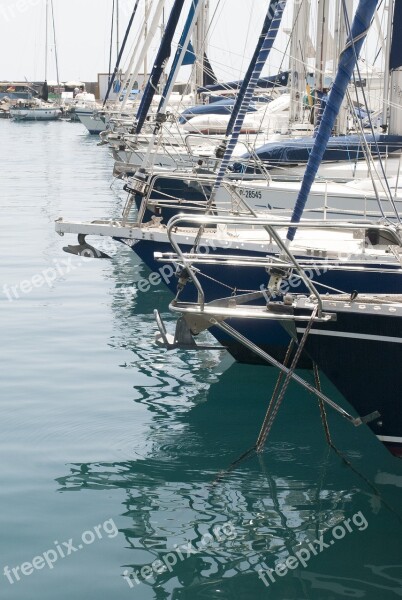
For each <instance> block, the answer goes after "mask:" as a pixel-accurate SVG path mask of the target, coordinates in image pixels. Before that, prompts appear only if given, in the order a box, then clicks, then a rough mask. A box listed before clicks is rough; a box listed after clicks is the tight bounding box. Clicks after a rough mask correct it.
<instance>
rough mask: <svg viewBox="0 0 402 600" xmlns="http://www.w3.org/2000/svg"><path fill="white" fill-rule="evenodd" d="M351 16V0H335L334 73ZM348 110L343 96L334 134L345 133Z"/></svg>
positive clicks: (346, 35) (343, 45) (344, 42)
mask: <svg viewBox="0 0 402 600" xmlns="http://www.w3.org/2000/svg"><path fill="white" fill-rule="evenodd" d="M352 18H353V0H337V7H336V12H335V43H336V49H335V56H334V68H333V72H334V75H335V73H336V69H337V66H338V60H339V57H340V55H341V52H342V50H343V48H344V47H345V44H346V40H347V38H348V33H349V27H350V25H351V23H352ZM348 111H349V105H348V101H347V99H346V98H345V99H344V101H343V103H342V106H341V109H340V111H339V115H338V118H337V120H336V125H335V135H346V134H347V129H348Z"/></svg>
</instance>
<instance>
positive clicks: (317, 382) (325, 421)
mask: <svg viewBox="0 0 402 600" xmlns="http://www.w3.org/2000/svg"><path fill="white" fill-rule="evenodd" d="M313 373H314V381H315V387H316V389H317V390H318V391H319V392H321V381H320V374H319V370H318V366H317V363H315V362H313ZM318 402H319V407H320V413H321V419H322V424H323V427H324V432H325V437H326V440H327V443H328V445H329V447H330V448H332V450H334V452H335V453H336V454H337V455H338V456H339V458H340V459H341V460H342V461H343V462H344V463H345V465H346V466H347V467H349V468H350V469H351V470H352V471H353V472H354V473H355V474H356V475H358V476H359V477H360V478H361V479H362V480H363V481H364V482H365V483H366V484H367V485H368V486H369V487H370V488H371V489H372V490H373V492H374V494H375V495H376V496H377V497H378V499H379V500H380V502H381V503H382V504H383V505H384V506H385V508H387V509H388V510H389V511H390V512H391V513H393V514H394V515H395V516H396V517H397V519H398V521H400V522H401V523H402V517H401V515H400V514H399V513H398V512H397V511H396V510H395V509H394V508H393V507H392V506H391V505H390V504H389V503H388V502H387V501H386V500H384V498H383V496H382V494H381V492H380V490H379V489H377V488H376V486H375V485H374V483H372V482H371V481H370V479H369V478H368V477H366V475H364V474H363V473H361V472H360V471H358V469H357V468H356V467H355V466H354V465H353V463H352V462H351V461H350V460H349V459H348V458H347V457H346V456H345V454H344V453H343V452H342V451H341V450H339V449H338V448H337V447H336V446H335V444H334V443H333V441H332V437H331V433H330V430H329V425H328V417H327V412H326V409H325V406H324V403H323V401H322V399H321V398H319V399H318Z"/></svg>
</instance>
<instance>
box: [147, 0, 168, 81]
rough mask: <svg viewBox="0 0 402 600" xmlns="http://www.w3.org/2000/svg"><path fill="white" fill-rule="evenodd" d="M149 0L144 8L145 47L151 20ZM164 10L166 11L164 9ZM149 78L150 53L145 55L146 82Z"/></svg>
mask: <svg viewBox="0 0 402 600" xmlns="http://www.w3.org/2000/svg"><path fill="white" fill-rule="evenodd" d="M149 10H150V7H149V0H145V6H144V23H145V27H144V45H145V44H146V41H147V38H148V19H149ZM162 10H164V9H163V8H162ZM147 76H148V52H145V53H144V80H145V78H146V77H147Z"/></svg>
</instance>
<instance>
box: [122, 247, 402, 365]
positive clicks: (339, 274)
mask: <svg viewBox="0 0 402 600" xmlns="http://www.w3.org/2000/svg"><path fill="white" fill-rule="evenodd" d="M182 249H183V250H184V251H189V250H190V247H187V248H185V247H183V248H182ZM133 251H134V252H135V253H136V254H137V255H138V256H139V257H140V258H141V260H142V261H143V262H144V263H145V264H146V265H147V267H148V268H149V269H150V270H151V271H154V272H159V273H165V274H166V278H163V279H164V281H165V283H166V285H167V287H168V288H169V289H170V291H171V292H172V293H173V294H174V295H175V294H176V292H177V278H176V276H175V275H172V269H170V268H169V265H167V264H162V263H159V262H156V261H155V259H154V252H155V251H158V252H171V251H172V249H171V246H170V245H169V244H168V243H162V244H160V243H158V244H155V242H152V241H146V240H141V241H139V242H137V243H136V244H135V245H134V247H133ZM219 253H220V254H232V255H233V254H242V255H244V250H239V251H237V252H236V250H233V249H232V250H227V251H225V250H222V249H220V250H219ZM211 254H212V251H211ZM247 255H248V256H261V254H259V253H257V252H254V253H252V252H248V253H247ZM367 266H368V267H369V266H374V265H367ZM375 266H377V267H378V265H375ZM161 269H164V271H161ZM387 271H388V272H387V273H384V274H382V275H381V277H380V276H379V275H378V273H369V272H367V271H362V272H355V273H351V272H346V271H327V272H326V273H322V274H321V275H320V276H319V277H316V276H315V277H314V280H315V281H319V282H320V283H321V284H324V285H327V286H331V287H334V288H337V289H340V290H343V291H344V292H347V293H352V292H353V291H354V290H357V291H358V292H360V293H363V292H364V293H380V292H381V293H402V275H400V274H398V273H396V272H395V269H394V268H392V267H390V268H388V269H387ZM168 275H170V276H168ZM199 280H200V282H201V284H202V286H203V289H204V291H205V298H206V301H207V302H208V301H211V300H215V299H217V298H222V297H227V296H230V295H231V294H232V293H233V291H234V290H237V292H238V293H240V292H241V291H242V290H259V289H262V286H263V287H264V288H265V286H266V285H267V283H268V275H267V274H265V275H264V271H263V269H261V268H239V267H233V268H222V266H220V265H203V267H202V274H199ZM289 291H290V292H295V293H299V292H300V293H302V292H304V291H305V290H304V289H303V287H302V286H301V285H298V286H297V287H296V286H295V287H293V288H290V289H289ZM196 298H197V296H196V290H195V287H194V285H193V283H192V282H191V280H190V281H189V282H188V283H187V285H186V286H185V288H184V290H183V291H182V292H181V293H180V300H181V301H193V302H195V301H196ZM262 302H264V301H263V300H262ZM236 328H237V329H238V330H239V332H240V333H241V334H242V335H244V336H246V337H247V338H248V339H250V340H251V341H252V342H253V343H255V344H257V345H258V346H259V347H260V348H262V349H263V350H265V351H267V352H269V353H270V354H271V355H273V356H274V357H275V358H276V359H277V360H283V358H284V355H285V352H286V348H287V346H288V344H289V341H290V338H289V336H288V334H287V333H286V332H285V330H284V329H283V328H282V327H281V326H280V325H279V324H278V323H275V322H269V323H266V325H264V327H261V323H259V322H258V321H253V320H247V321H241V322H236ZM211 333H212V334H213V335H214V336H215V337H216V339H217V340H218V341H219V342H220V343H221V344H222V345H224V346H226V347H227V348H228V350H229V351H230V353H231V354H232V355H233V356H234V358H235V359H236V360H238V361H239V362H247V363H260V362H261V359H259V358H258V357H257V356H256V355H254V354H253V353H251V352H250V351H249V350H248V349H247V348H245V347H244V346H242V345H240V344H237V343H235V342H234V341H233V339H231V338H228V337H227V336H226V334H224V333H223V332H222V331H221V330H219V329H216V328H213V329H211ZM310 364H311V363H310V360H309V359H307V357H305V358H304V360H303V362H302V363H301V364H300V366H301V367H308V366H310Z"/></svg>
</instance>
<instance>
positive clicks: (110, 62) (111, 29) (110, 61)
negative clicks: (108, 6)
mask: <svg viewBox="0 0 402 600" xmlns="http://www.w3.org/2000/svg"><path fill="white" fill-rule="evenodd" d="M114 6H115V0H113V3H112V22H111V26H110V49H109V83H110V79H111V74H112V52H113V33H114V13H115V10H114Z"/></svg>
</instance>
